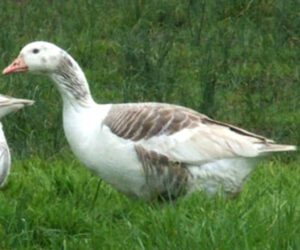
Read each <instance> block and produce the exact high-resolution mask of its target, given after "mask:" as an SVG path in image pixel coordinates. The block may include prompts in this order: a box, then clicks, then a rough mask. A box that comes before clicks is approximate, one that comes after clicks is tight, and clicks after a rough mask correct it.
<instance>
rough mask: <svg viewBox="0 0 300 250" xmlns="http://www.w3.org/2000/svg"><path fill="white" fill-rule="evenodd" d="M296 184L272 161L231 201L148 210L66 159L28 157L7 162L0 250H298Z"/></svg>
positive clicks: (294, 175)
mask: <svg viewBox="0 0 300 250" xmlns="http://www.w3.org/2000/svg"><path fill="white" fill-rule="evenodd" d="M65 153H67V152H65ZM64 155H66V154H64ZM67 155H68V153H67ZM299 183H300V168H299V166H298V165H297V164H292V163H290V164H286V165H284V164H282V163H280V162H278V161H277V160H276V159H271V160H269V161H266V162H263V163H262V164H261V165H260V166H259V167H258V169H257V171H255V172H254V175H253V176H252V177H251V179H250V181H249V182H248V183H247V184H246V187H245V189H244V191H243V193H242V194H241V196H240V197H239V198H237V199H235V200H226V199H223V198H222V197H217V198H214V199H209V198H207V197H206V196H204V195H203V194H201V193H195V194H194V195H192V196H190V197H188V198H185V199H180V200H179V201H178V202H177V203H174V204H160V203H154V204H149V203H144V202H142V201H138V200H132V199H128V198H126V197H125V196H123V195H122V194H120V193H117V192H116V191H114V190H113V189H112V188H111V187H110V186H108V185H106V184H105V183H103V182H100V181H99V178H98V177H96V176H94V175H92V174H90V173H89V171H88V170H86V169H85V168H83V167H82V166H81V165H80V164H79V163H78V162H77V161H76V160H74V159H73V157H71V156H62V155H60V156H58V157H54V158H52V159H48V160H46V161H45V159H40V158H38V157H33V158H30V159H27V160H25V161H16V162H14V168H13V172H12V174H11V176H10V181H9V183H8V185H7V186H6V188H5V190H3V191H2V192H1V193H0V204H1V205H0V239H1V240H0V249H3V250H4V249H28V250H29V249H124V248H126V249H299V247H300V238H299V235H300V227H299V223H300V190H299Z"/></svg>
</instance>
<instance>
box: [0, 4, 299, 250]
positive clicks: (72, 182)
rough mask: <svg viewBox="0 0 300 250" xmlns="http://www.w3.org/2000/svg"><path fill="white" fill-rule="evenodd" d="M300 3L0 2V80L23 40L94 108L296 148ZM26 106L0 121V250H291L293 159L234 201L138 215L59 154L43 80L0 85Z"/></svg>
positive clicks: (276, 164)
mask: <svg viewBox="0 0 300 250" xmlns="http://www.w3.org/2000/svg"><path fill="white" fill-rule="evenodd" d="M298 9H299V3H298V1H297V0H289V1H286V0H277V1H274V0H264V1H241V0H227V1H205V0H199V1H197V0H189V1H186V0H151V1H144V0H111V1H106V0H102V1H101V0H99V1H87V0H78V1H76V3H75V1H59V0H53V1H40V0H31V1H24V0H18V1H12V0H1V1H0V23H1V29H0V58H1V60H0V68H4V67H5V66H7V65H8V64H9V63H10V62H11V61H12V59H13V58H14V57H16V56H17V54H18V53H19V50H20V49H21V47H23V46H24V45H25V44H27V43H28V42H31V41H34V40H47V41H50V42H54V43H57V44H58V45H59V46H61V47H63V48H65V49H66V50H67V51H69V52H70V54H71V55H73V56H74V58H75V59H76V60H77V61H78V62H79V64H80V65H81V66H82V68H83V70H84V72H85V73H86V75H87V78H88V80H89V82H90V87H91V91H92V93H93V96H94V97H95V100H97V101H98V102H102V103H106V102H113V103H115V102H131V101H134V102H139V101H163V102H169V103H175V104H181V105H184V106H188V107H191V108H194V109H196V110H198V111H200V112H203V113H205V114H208V115H210V116H212V117H213V118H216V119H219V120H222V121H226V122H229V123H232V124H235V125H240V126H242V127H244V128H246V129H250V130H251V131H253V132H256V133H260V134H263V135H266V136H270V137H272V138H274V139H276V140H278V141H279V142H282V143H290V144H296V145H300V129H299V128H300V101H299V100H300V98H299V97H300V87H299V82H300V65H299V54H300V47H299V41H300V30H299V11H298ZM0 92H1V93H3V94H8V95H13V96H15V97H23V98H31V99H34V100H35V101H36V104H35V105H34V106H32V107H28V108H26V109H24V110H23V111H22V112H19V113H18V114H14V115H10V116H9V117H7V118H5V119H4V121H3V123H4V128H5V131H6V135H7V138H8V142H9V145H10V147H11V149H12V153H13V159H14V164H13V170H12V173H11V176H10V178H9V183H8V185H7V186H6V187H5V188H4V189H2V190H1V191H0V249H1V250H2V249H3V250H6V249H7V250H10V249H28V250H29V249H30V250H31V249H64V250H66V249H71V250H72V249H124V248H126V249H220V250H222V249H272V250H273V249H300V237H299V235H300V226H299V225H300V211H299V209H300V204H299V202H300V196H299V194H300V189H299V183H300V168H299V165H300V158H299V156H300V155H299V153H291V154H280V156H278V157H276V158H272V159H269V160H266V161H264V162H263V163H262V164H261V165H260V166H259V167H258V169H257V171H255V172H254V175H253V176H252V177H251V179H250V181H249V182H248V183H247V185H246V187H245V190H244V191H243V193H242V194H241V196H240V197H239V198H238V199H236V200H229V201H228V200H224V199H222V198H220V197H218V198H216V199H208V198H207V197H205V196H203V195H202V194H201V193H199V194H195V195H193V196H192V197H189V198H187V199H181V200H179V201H178V202H177V203H175V204H147V203H144V202H142V201H136V200H130V199H127V198H126V197H124V196H123V195H121V194H119V193H117V192H116V191H114V190H113V189H112V188H111V187H109V186H108V185H106V184H105V183H103V182H99V178H98V177H96V176H94V175H92V174H91V173H89V172H88V171H87V170H85V169H84V168H83V167H81V166H79V165H80V164H79V163H78V162H77V161H76V160H74V158H73V156H71V154H70V152H69V150H67V149H66V148H67V146H66V144H67V143H66V140H65V138H64V136H63V130H62V121H61V110H62V104H61V98H60V96H59V94H58V92H57V90H56V89H55V88H54V85H53V84H52V83H51V82H50V80H49V79H47V78H45V77H41V76H33V75H15V76H10V77H5V78H4V77H1V79H0Z"/></svg>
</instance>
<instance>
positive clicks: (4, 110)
mask: <svg viewBox="0 0 300 250" xmlns="http://www.w3.org/2000/svg"><path fill="white" fill-rule="evenodd" d="M32 104H33V101H31V100H25V99H17V98H13V97H10V96H5V95H0V120H1V119H2V118H3V117H4V116H5V115H7V114H9V113H11V112H14V111H17V110H19V109H21V108H23V107H24V106H26V105H32ZM10 167H11V156H10V151H9V147H8V145H7V142H6V138H5V134H4V131H3V128H2V123H1V122H0V187H2V186H4V184H5V183H6V180H7V177H8V175H9V173H10Z"/></svg>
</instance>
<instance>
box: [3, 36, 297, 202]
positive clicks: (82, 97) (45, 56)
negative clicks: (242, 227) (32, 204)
mask: <svg viewBox="0 0 300 250" xmlns="http://www.w3.org/2000/svg"><path fill="white" fill-rule="evenodd" d="M24 71H29V72H36V73H42V74H45V75H48V76H49V77H50V78H51V79H52V80H53V81H54V82H55V85H56V87H57V88H58V90H59V92H60V94H61V96H62V98H63V126H64V131H65V135H66V138H67V140H68V142H69V144H70V146H71V148H72V150H73V152H74V154H75V155H76V156H77V157H78V158H79V159H80V160H81V161H82V162H83V163H84V164H85V165H86V166H87V167H88V168H89V169H91V170H92V171H94V172H96V174H98V175H99V176H101V178H102V179H103V180H105V181H106V182H108V183H110V184H111V185H112V186H114V187H115V188H116V189H118V190H119V191H121V192H123V193H125V194H127V195H131V196H136V197H139V198H143V199H146V200H150V199H154V198H163V199H173V198H177V197H178V196H180V195H184V194H187V193H191V192H193V191H195V190H202V191H204V192H205V193H208V194H210V195H213V194H215V193H216V192H218V190H219V189H221V190H223V191H224V192H225V193H226V194H228V195H230V196H234V195H236V194H238V193H239V192H240V191H241V189H242V186H243V184H244V182H245V180H246V178H247V176H248V175H249V173H250V172H251V171H252V170H253V168H254V166H255V164H254V163H255V162H254V161H253V159H255V158H258V157H260V156H262V155H265V154H268V153H270V152H277V151H291V150H296V147H295V146H292V145H279V144H275V143H274V142H273V141H272V140H269V139H267V138H265V137H262V136H260V135H256V134H253V133H250V132H248V131H246V130H243V129H240V128H237V127H235V126H232V125H229V124H226V123H222V122H218V121H215V120H212V119H210V118H208V117H207V116H205V115H202V114H200V113H198V112H196V111H193V110H191V109H188V108H184V107H181V106H175V105H170V104H161V103H136V104H134V103H128V104H97V103H96V102H95V101H94V100H93V98H92V96H91V94H90V89H89V85H88V83H87V80H86V78H85V75H84V73H83V72H82V70H81V68H80V67H79V65H78V64H77V62H76V61H75V60H74V59H73V58H72V57H71V56H70V55H69V54H68V53H67V52H66V51H64V50H63V49H61V48H59V47H57V46H56V45H54V44H51V43H48V42H42V41H37V42H33V43H30V44H28V45H26V46H25V47H24V48H23V49H22V50H21V52H20V54H19V56H18V57H17V58H16V59H15V60H14V62H13V63H12V64H11V65H10V66H8V67H7V68H6V69H4V71H3V74H11V73H15V72H24Z"/></svg>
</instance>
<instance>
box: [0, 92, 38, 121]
mask: <svg viewBox="0 0 300 250" xmlns="http://www.w3.org/2000/svg"><path fill="white" fill-rule="evenodd" d="M33 103H34V101H32V100H27V99H18V98H13V97H10V96H6V95H0V119H1V118H2V117H4V116H6V115H7V114H9V113H12V112H15V111H17V110H19V109H21V108H23V107H25V106H30V105H32V104H33Z"/></svg>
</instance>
